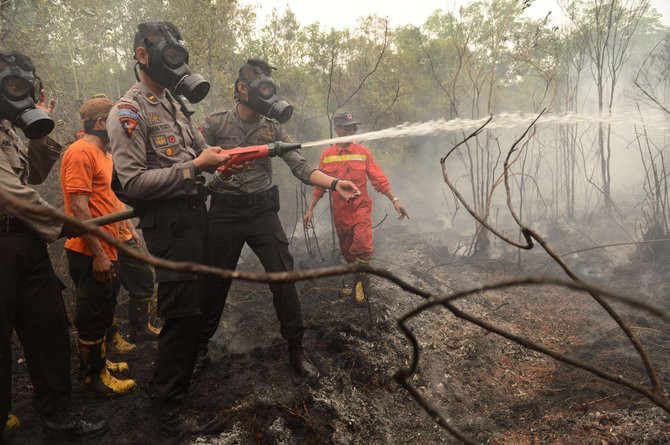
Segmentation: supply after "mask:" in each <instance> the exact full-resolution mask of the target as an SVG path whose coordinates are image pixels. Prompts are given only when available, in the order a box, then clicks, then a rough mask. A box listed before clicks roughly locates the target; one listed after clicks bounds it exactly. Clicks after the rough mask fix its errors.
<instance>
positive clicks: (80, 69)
mask: <svg viewBox="0 0 670 445" xmlns="http://www.w3.org/2000/svg"><path fill="white" fill-rule="evenodd" d="M610 3H612V4H614V3H616V7H617V8H619V9H617V11H619V12H621V14H622V15H621V17H623V18H625V17H627V16H626V14H627V10H626V8H625V5H623V4H622V2H620V1H616V2H615V1H613V2H610ZM607 4H609V3H608V2H604V0H589V1H586V0H579V1H571V2H568V4H567V6H566V8H567V10H568V12H569V14H570V16H571V17H572V19H573V23H575V24H576V25H575V26H573V27H571V28H566V29H564V30H558V29H557V28H556V27H554V26H552V25H551V24H550V23H549V22H548V21H547V20H546V19H545V20H530V19H528V18H526V17H525V16H524V15H523V12H524V10H525V8H527V7H528V6H529V5H530V1H526V2H519V1H517V0H479V1H473V2H470V3H469V4H467V5H466V6H464V7H462V8H460V10H459V11H451V12H444V11H436V12H434V13H433V14H432V15H431V16H430V17H429V18H428V19H427V20H426V22H425V23H424V25H423V26H421V27H413V26H401V27H397V28H390V27H389V26H388V23H387V21H386V20H385V19H383V18H381V17H378V16H370V17H362V18H359V19H358V20H357V21H356V22H355V23H354V22H352V23H350V24H349V25H350V26H351V28H348V29H324V28H323V27H321V26H320V25H319V24H318V23H312V24H303V23H300V22H299V21H298V19H297V17H296V15H295V13H294V12H293V11H292V10H291V9H289V8H287V9H286V10H284V11H276V10H275V11H273V13H272V14H271V16H270V18H269V20H268V21H267V23H266V25H265V26H264V27H263V28H262V29H260V30H258V31H257V30H256V26H255V24H256V11H255V9H254V7H253V6H243V5H240V4H239V3H238V2H237V1H236V0H209V1H171V0H136V1H129V0H115V1H110V0H101V1H98V2H95V5H93V4H92V3H91V2H89V1H85V0H22V1H21V0H14V1H11V0H10V1H3V2H0V45H1V47H2V48H4V49H14V48H16V49H20V50H22V51H23V52H25V53H26V54H28V55H29V56H30V57H31V58H32V59H33V60H34V62H35V64H36V66H37V67H38V74H40V75H41V77H42V78H43V79H44V81H45V84H46V86H47V89H48V90H49V91H50V92H53V93H54V94H56V96H57V98H58V101H59V106H58V109H57V114H56V118H57V119H58V120H59V122H60V123H59V126H58V132H57V136H59V137H60V138H62V139H64V140H66V141H67V140H70V139H71V138H72V136H73V134H74V132H75V131H76V130H77V129H78V126H79V123H78V116H77V111H78V107H79V105H80V104H81V102H82V101H83V100H85V99H86V98H87V97H89V96H90V95H92V94H94V93H99V92H104V93H106V94H107V95H108V96H110V97H112V98H114V99H116V98H118V97H119V96H120V95H122V94H123V93H124V92H125V91H126V90H127V89H128V88H129V87H130V86H131V85H132V84H133V82H134V81H135V78H134V73H133V70H134V60H133V57H132V56H133V54H132V39H133V35H134V33H135V31H136V29H137V24H138V23H139V22H142V21H151V20H168V21H172V22H174V23H175V24H176V25H177V26H178V27H179V28H180V30H181V31H182V35H183V36H184V39H185V41H186V43H187V45H188V47H189V49H190V52H191V68H192V70H193V71H195V72H199V73H201V74H203V75H204V76H205V77H206V78H208V79H209V80H210V82H211V83H212V90H211V93H210V96H209V97H208V98H207V99H206V100H204V101H203V102H202V103H201V104H198V106H197V110H198V111H199V113H200V114H199V115H198V117H201V116H202V113H209V112H212V111H215V110H218V109H222V108H228V107H230V106H231V105H232V104H233V96H232V95H233V83H234V80H235V78H236V76H237V70H238V68H239V66H240V65H241V64H243V63H244V61H245V60H246V59H247V58H251V57H260V58H264V59H266V60H267V61H268V62H270V64H271V65H273V66H275V67H277V71H276V73H275V76H274V77H275V79H276V80H277V82H278V84H279V93H280V95H281V96H283V97H284V98H286V100H288V101H289V102H290V103H292V104H293V105H294V107H295V114H294V118H293V119H292V120H291V121H290V122H289V124H288V128H289V130H290V132H291V133H292V134H293V136H294V138H295V139H297V140H305V141H307V140H315V139H321V138H324V137H328V136H330V135H332V133H331V131H332V130H331V119H332V116H333V115H334V114H335V113H336V112H338V111H342V110H350V111H352V112H354V113H355V114H356V115H357V116H358V117H359V118H360V119H362V120H363V121H364V126H363V130H377V129H381V128H386V127H389V126H393V125H397V124H399V123H402V122H414V121H423V120H428V119H433V118H455V117H461V118H480V117H482V116H487V115H489V114H491V113H498V112H501V111H537V110H539V109H541V108H544V107H550V108H551V107H556V108H559V109H560V108H565V109H569V108H571V107H574V106H576V105H574V103H575V102H574V100H575V95H576V94H577V90H576V89H575V83H576V82H575V79H576V77H575V76H578V74H579V73H580V72H582V73H583V72H586V70H587V69H588V68H589V67H590V65H591V64H592V63H593V62H592V61H589V60H587V58H585V57H584V54H585V53H586V51H587V50H588V43H587V42H588V37H589V36H591V37H593V36H594V34H593V33H594V32H595V30H596V28H595V27H594V26H593V24H594V23H598V21H599V20H601V19H602V12H603V11H606V9H605V10H603V9H602V7H605V6H607ZM599 8H600V9H599ZM629 13H631V12H629ZM629 15H630V14H629ZM623 18H622V20H623ZM626 26H628V28H626V29H627V30H631V29H632V28H631V27H630V25H626ZM587 30H590V31H589V32H590V34H588V35H587V34H585V32H586V31H587ZM631 32H632V31H631ZM664 32H667V29H664V28H663V27H662V26H661V25H660V23H659V16H658V14H657V13H654V12H651V13H649V14H646V15H645V16H644V18H643V19H642V20H641V21H640V23H639V25H638V26H637V28H636V29H635V31H634V34H635V36H634V37H635V38H636V39H638V41H639V42H641V45H642V48H644V49H645V50H644V51H640V52H638V53H639V55H637V53H636V54H634V55H633V59H632V60H633V61H635V63H636V64H638V65H639V64H641V63H642V58H643V57H644V56H643V55H644V54H646V53H647V52H648V51H650V50H651V48H653V47H654V45H656V44H657V43H658V42H659V41H660V40H661V39H662V37H663V33H664ZM645 51H646V52H645ZM622 82H623V81H622ZM570 104H572V105H570ZM412 145H413V143H412V142H411V141H387V142H385V143H384V146H385V147H386V146H388V147H389V148H391V149H390V150H388V152H385V153H384V154H382V155H379V156H380V157H383V158H388V161H392V162H397V163H403V162H407V159H408V157H407V156H408V153H410V150H411V147H412Z"/></svg>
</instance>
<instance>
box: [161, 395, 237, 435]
mask: <svg viewBox="0 0 670 445" xmlns="http://www.w3.org/2000/svg"><path fill="white" fill-rule="evenodd" d="M158 425H159V427H160V430H161V432H162V433H164V434H168V435H179V434H188V435H200V434H216V433H220V432H221V431H223V428H224V426H225V425H224V423H223V419H221V418H220V417H219V416H218V415H216V414H213V415H202V414H196V413H192V412H188V411H187V410H185V409H184V408H183V406H182V404H181V403H178V402H162V403H160V404H159V406H158Z"/></svg>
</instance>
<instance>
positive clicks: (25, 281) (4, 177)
mask: <svg viewBox="0 0 670 445" xmlns="http://www.w3.org/2000/svg"><path fill="white" fill-rule="evenodd" d="M47 141H48V142H47V144H46V145H45V144H43V143H41V142H38V141H35V140H33V141H31V142H30V143H29V145H28V148H27V149H26V147H25V145H24V144H23V143H22V142H21V140H20V139H19V137H18V136H17V134H16V133H15V132H14V129H13V128H12V126H11V124H10V123H9V121H7V120H6V119H1V120H0V188H2V189H4V190H6V191H8V192H9V193H10V194H11V195H12V196H13V197H14V198H16V199H19V200H21V201H22V202H26V203H30V204H36V205H43V206H49V204H48V203H47V202H46V201H45V200H44V199H42V198H41V197H40V195H39V194H38V193H37V192H36V191H35V190H34V189H33V188H31V187H30V186H29V185H28V184H39V183H42V182H43V181H44V180H45V179H46V177H47V175H48V174H49V171H50V170H51V167H52V166H53V165H54V163H55V162H56V161H57V160H58V158H59V157H60V151H61V146H60V145H58V144H57V143H55V142H54V141H52V140H51V139H48V140H47ZM62 226H63V223H61V222H60V221H56V220H53V219H50V218H48V217H45V216H37V215H30V216H25V215H21V216H19V215H12V213H11V210H9V209H7V210H4V209H3V210H0V250H1V251H2V254H1V255H0V283H2V285H1V286H0V420H1V421H0V435H1V434H2V430H3V429H4V427H5V419H6V418H7V414H8V413H9V410H10V406H11V381H12V378H11V374H12V349H11V336H12V328H14V329H15V330H16V333H17V334H18V336H19V339H20V340H21V343H22V344H23V349H24V352H25V356H26V361H27V362H28V368H29V370H30V377H31V379H32V383H33V386H34V388H35V399H34V406H35V409H36V410H37V411H38V412H39V413H40V414H41V415H42V416H52V415H57V414H58V413H61V412H63V411H64V410H65V409H66V408H67V405H68V402H69V398H70V393H71V390H72V386H71V383H70V336H69V332H68V321H67V316H66V313H65V307H64V306H63V299H62V295H61V287H60V282H59V281H58V278H57V277H56V274H55V273H54V270H53V267H52V265H51V260H50V259H49V254H48V252H47V246H46V242H52V241H54V240H56V238H58V236H59V234H60V232H61V228H62Z"/></svg>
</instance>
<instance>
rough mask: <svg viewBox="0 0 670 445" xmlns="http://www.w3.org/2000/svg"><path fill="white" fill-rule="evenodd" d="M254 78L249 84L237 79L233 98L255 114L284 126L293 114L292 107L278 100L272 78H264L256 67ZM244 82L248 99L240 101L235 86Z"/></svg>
mask: <svg viewBox="0 0 670 445" xmlns="http://www.w3.org/2000/svg"><path fill="white" fill-rule="evenodd" d="M255 71H256V74H257V76H256V78H255V79H254V80H252V81H251V82H247V81H245V80H242V79H238V80H237V82H236V83H235V98H236V99H237V100H238V101H239V102H240V103H241V104H242V105H246V106H248V107H249V108H251V109H252V110H254V111H255V112H256V113H258V114H260V115H263V116H265V117H268V118H270V119H275V120H277V121H278V122H279V123H281V124H285V123H286V122H288V120H289V119H291V115H292V114H293V106H291V105H289V104H288V102H286V101H283V100H279V98H278V97H277V86H276V85H275V83H274V80H272V77H269V76H266V75H265V74H264V73H263V72H262V71H261V69H260V68H258V67H256V68H255ZM239 82H244V83H245V85H246V86H247V91H248V92H249V99H248V100H247V101H245V100H242V98H241V97H240V95H239V93H238V92H237V84H238V83H239Z"/></svg>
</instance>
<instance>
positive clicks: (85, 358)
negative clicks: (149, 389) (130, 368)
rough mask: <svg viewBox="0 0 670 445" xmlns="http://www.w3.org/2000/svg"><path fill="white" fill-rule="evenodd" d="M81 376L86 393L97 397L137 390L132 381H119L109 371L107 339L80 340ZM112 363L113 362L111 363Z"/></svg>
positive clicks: (118, 394)
mask: <svg viewBox="0 0 670 445" xmlns="http://www.w3.org/2000/svg"><path fill="white" fill-rule="evenodd" d="M79 360H80V376H81V380H82V383H83V388H84V391H86V392H87V393H89V394H92V395H97V396H120V395H124V394H127V393H129V392H130V391H132V390H133V388H135V381H134V380H132V379H117V378H116V377H114V376H113V375H111V374H110V373H109V370H108V369H107V351H106V350H105V338H104V337H103V338H101V339H98V340H93V341H87V340H83V339H81V338H80V339H79ZM110 363H111V362H110Z"/></svg>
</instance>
